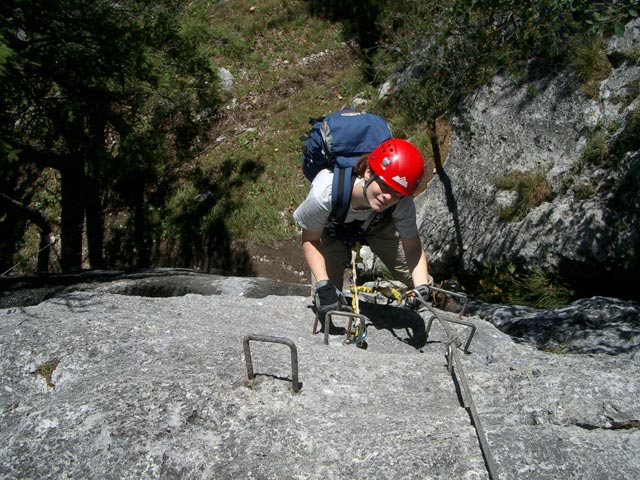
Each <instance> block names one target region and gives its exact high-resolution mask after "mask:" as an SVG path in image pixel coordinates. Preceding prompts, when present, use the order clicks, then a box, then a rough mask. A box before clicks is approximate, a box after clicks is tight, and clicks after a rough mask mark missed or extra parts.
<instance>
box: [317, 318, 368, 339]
mask: <svg viewBox="0 0 640 480" xmlns="http://www.w3.org/2000/svg"><path fill="white" fill-rule="evenodd" d="M333 317H347V318H349V324H348V325H347V337H346V339H345V343H348V344H350V343H355V344H356V345H357V344H359V343H360V342H361V341H362V340H364V338H365V337H366V336H367V322H368V321H369V318H368V317H367V316H365V315H362V314H361V313H353V312H347V311H342V310H332V311H330V312H327V317H326V318H327V319H326V320H325V325H324V344H325V345H329V330H330V328H329V325H330V324H331V323H332V321H333ZM354 319H358V320H360V327H361V328H362V331H361V332H360V335H359V336H358V338H351V337H352V336H353V330H352V328H353V320H354Z"/></svg>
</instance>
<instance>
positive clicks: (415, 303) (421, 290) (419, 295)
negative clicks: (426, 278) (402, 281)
mask: <svg viewBox="0 0 640 480" xmlns="http://www.w3.org/2000/svg"><path fill="white" fill-rule="evenodd" d="M430 295H431V288H429V285H426V284H425V285H418V286H417V287H416V288H414V289H413V290H411V291H410V292H409V294H408V295H407V296H406V297H405V298H404V304H405V305H406V306H407V307H409V308H412V309H414V310H417V309H418V308H419V307H420V305H421V304H422V303H421V302H420V300H423V301H425V302H426V301H427V300H428V299H429V296H430Z"/></svg>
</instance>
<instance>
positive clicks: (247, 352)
mask: <svg viewBox="0 0 640 480" xmlns="http://www.w3.org/2000/svg"><path fill="white" fill-rule="evenodd" d="M252 340H253V341H256V342H267V343H283V344H284V345H288V346H289V348H290V349H291V383H292V387H293V391H294V392H297V391H299V390H300V389H301V388H302V384H301V383H300V382H298V349H297V348H296V345H295V343H293V342H292V341H291V340H289V339H288V338H283V337H271V336H268V335H246V336H245V337H244V340H243V341H242V343H243V346H244V358H245V361H246V362H247V377H249V380H253V379H254V378H256V375H255V373H253V362H252V361H251V349H250V348H249V342H250V341H252Z"/></svg>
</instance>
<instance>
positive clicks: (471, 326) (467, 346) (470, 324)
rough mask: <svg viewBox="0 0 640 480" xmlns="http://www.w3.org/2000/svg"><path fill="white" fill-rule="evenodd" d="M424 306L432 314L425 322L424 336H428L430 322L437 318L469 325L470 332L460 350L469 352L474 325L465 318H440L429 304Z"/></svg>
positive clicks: (474, 331)
mask: <svg viewBox="0 0 640 480" xmlns="http://www.w3.org/2000/svg"><path fill="white" fill-rule="evenodd" d="M425 307H427V308H428V309H429V311H430V312H431V314H432V317H431V318H430V319H429V321H428V322H427V328H426V332H425V333H426V337H427V338H429V331H430V330H431V324H432V323H433V321H434V320H435V319H436V318H438V319H439V320H440V321H441V322H443V321H445V322H451V323H457V324H459V325H464V326H465V327H469V328H471V332H469V336H468V337H467V341H466V343H465V344H464V348H463V349H462V351H463V352H464V353H469V345H471V340H473V336H474V335H475V333H476V328H477V327H476V326H475V325H474V324H473V323H471V322H467V321H465V320H460V319H453V318H440V317H439V316H438V314H437V313H436V312H435V311H434V310H433V309H432V308H431V307H430V306H429V305H426V304H425Z"/></svg>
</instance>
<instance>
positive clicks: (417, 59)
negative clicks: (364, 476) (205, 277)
mask: <svg viewBox="0 0 640 480" xmlns="http://www.w3.org/2000/svg"><path fill="white" fill-rule="evenodd" d="M638 3H639V2H638V1H629V0H615V1H613V2H593V1H587V0H541V1H538V0H536V1H533V0H526V1H520V0H443V1H440V2H431V1H428V2H424V1H417V0H411V1H407V2H392V1H390V0H357V1H354V2H342V1H338V0H306V1H305V0H293V1H285V0H264V1H261V2H255V1H249V0H231V1H226V2H217V1H210V0H191V1H186V0H154V1H151V0H123V1H121V2H116V3H114V2H111V1H108V0H92V1H89V0H74V1H71V0H65V1H60V2H39V1H36V0H20V1H19V0H8V1H5V2H3V3H2V5H1V6H0V14H1V15H0V84H1V85H2V90H1V91H0V103H1V105H0V106H1V107H2V108H0V117H1V120H2V121H1V122H0V165H1V166H2V169H3V177H2V178H1V179H0V218H1V219H2V222H3V227H5V228H4V230H5V231H6V232H11V233H10V234H7V236H6V237H5V238H3V239H2V241H0V268H3V267H5V268H8V267H9V266H11V265H13V264H14V263H16V261H19V260H22V259H27V258H33V257H34V254H35V252H36V251H37V250H38V248H39V247H40V248H41V247H43V246H44V245H45V244H46V242H47V241H48V238H49V236H50V235H51V234H52V233H53V234H55V235H58V236H60V237H61V240H62V241H61V242H60V244H59V245H62V250H61V251H60V252H59V253H60V257H59V258H56V259H55V260H59V264H57V265H55V267H54V268H56V269H58V268H61V269H62V270H64V271H73V270H76V269H78V268H81V267H91V268H101V267H117V268H134V267H141V266H156V265H163V266H186V267H201V268H203V269H207V270H211V269H222V270H224V271H237V272H241V271H242V268H243V264H244V263H246V262H247V261H248V260H247V259H246V258H245V256H244V254H245V253H246V252H243V251H242V249H239V248H238V245H239V244H240V243H242V242H243V241H247V240H256V241H260V242H272V241H276V240H281V239H289V238H292V237H293V236H295V235H296V228H295V226H294V225H293V222H292V219H291V213H292V211H293V209H294V208H295V206H296V205H297V204H298V203H299V202H300V201H301V200H302V199H303V198H304V196H305V195H306V193H307V191H308V182H307V181H306V179H305V178H304V177H303V176H302V174H301V172H300V168H299V163H300V146H301V142H300V140H299V138H300V136H301V135H303V134H305V133H306V131H307V130H308V128H309V124H308V120H309V118H312V117H317V116H319V115H323V114H326V113H329V112H331V111H333V110H336V109H338V108H340V107H342V106H344V105H347V104H348V103H349V101H350V100H351V99H352V98H353V97H354V96H356V95H358V96H360V97H362V98H365V99H368V100H369V101H370V103H369V105H368V107H367V108H368V110H370V111H375V112H377V113H380V114H383V115H385V116H386V117H387V118H389V119H390V121H391V123H392V126H393V127H394V131H395V132H396V134H397V135H400V136H404V137H408V138H411V139H412V140H413V141H414V142H415V143H416V144H417V145H418V146H419V147H420V148H422V149H423V150H424V151H425V153H428V154H431V155H433V157H434V159H435V163H436V168H439V167H441V166H442V165H441V163H442V162H443V161H444V160H445V155H443V154H442V153H441V152H440V151H439V148H440V143H439V138H438V137H439V133H438V132H439V130H438V129H437V128H436V124H437V122H446V120H447V118H448V117H449V116H450V115H451V114H452V113H454V112H458V111H460V110H461V109H462V108H463V105H464V99H465V98H467V96H468V95H469V94H470V93H471V92H473V91H474V89H476V88H477V87H478V86H479V85H482V84H483V83H484V82H486V81H487V79H489V78H490V77H491V76H492V75H493V74H494V73H495V72H496V71H499V70H501V69H506V70H508V71H509V72H511V73H512V74H514V75H518V76H519V77H520V78H525V75H524V74H523V72H524V71H525V69H526V68H527V67H526V66H527V65H529V66H530V67H528V68H533V67H531V65H535V69H537V71H538V73H542V74H544V73H546V72H547V71H549V70H550V69H551V68H553V67H554V66H555V65H557V64H558V63H567V62H568V59H569V58H570V57H571V55H574V53H572V48H573V49H574V50H575V49H577V48H578V47H579V46H580V45H581V43H580V42H578V41H577V40H572V39H573V38H577V37H576V36H577V35H581V36H584V35H586V38H589V39H594V43H593V45H592V46H591V47H590V48H589V49H586V50H585V51H584V53H582V54H581V55H582V57H583V59H582V60H581V62H582V63H576V64H575V65H574V68H575V70H576V72H585V73H577V75H578V76H581V75H584V79H585V80H584V81H585V82H589V81H591V80H592V79H594V78H598V76H599V75H602V73H594V72H601V70H600V69H599V68H598V69H593V70H589V69H590V68H594V65H593V63H594V62H593V61H591V60H589V59H590V58H591V59H595V60H598V61H600V60H602V61H603V65H604V67H603V68H605V69H606V63H605V62H604V60H606V58H605V59H604V60H603V58H602V55H601V54H602V50H601V43H598V41H599V40H598V39H601V38H606V36H607V35H610V34H611V33H612V32H614V31H616V30H620V28H621V25H622V24H624V22H626V21H627V20H628V19H630V18H632V17H635V16H637V11H636V8H637V4H638ZM581 38H584V37H581ZM596 40H598V41H596ZM532 60H533V61H532ZM580 65H581V66H580ZM219 68H226V69H228V70H229V71H230V72H231V73H232V75H233V76H234V84H233V87H232V89H231V90H230V91H224V90H222V89H221V88H220V85H219V81H218V77H217V75H216V73H217V70H218V69H219ZM602 71H604V70H602ZM400 72H404V73H405V75H403V76H402V78H401V77H397V78H396V80H398V81H397V82H396V83H395V90H394V92H393V94H392V95H390V96H388V97H387V98H385V99H378V98H377V97H378V93H377V91H378V90H377V89H378V87H379V86H380V84H381V83H382V82H384V81H386V80H387V79H388V78H389V76H390V75H394V74H398V73H400ZM407 72H411V74H408V73H407ZM589 72H590V73H589ZM581 78H582V77H581ZM533 93H534V92H532V94H533ZM628 125H630V126H628V127H627V128H628V129H629V130H628V131H629V133H630V134H629V135H628V136H627V137H625V138H627V139H628V142H633V141H635V140H634V137H633V135H632V134H633V132H635V131H636V128H637V127H634V126H633V125H634V124H633V122H631V121H630V122H628ZM635 138H637V137H635ZM625 142H626V140H625ZM625 142H619V144H617V145H608V147H609V151H610V152H613V153H612V155H614V156H615V158H621V156H620V155H622V153H620V152H623V151H624V150H625V148H627V146H625ZM516 183H517V185H515V187H514V188H516V190H517V191H518V192H519V195H520V194H521V195H522V201H521V205H520V206H519V207H518V211H516V212H511V213H509V214H508V216H511V215H513V217H514V218H516V217H517V216H518V215H521V214H522V211H521V209H522V208H531V206H535V204H536V202H539V201H543V200H540V199H545V198H547V195H549V194H550V193H549V192H548V191H545V189H544V188H542V187H543V186H544V185H543V184H542V183H541V182H539V183H538V187H539V189H536V188H535V186H529V187H526V186H521V184H526V183H527V182H526V181H525V180H523V179H518V182H516ZM48 252H49V250H46V251H45V254H47V255H45V254H42V255H40V257H39V258H38V264H37V265H35V264H33V263H29V262H25V263H23V267H21V268H23V271H27V272H28V271H33V270H35V269H38V270H41V271H44V270H46V269H47V268H48V267H49V264H50V263H51V258H50V257H49V255H48ZM56 253H57V251H56Z"/></svg>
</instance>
